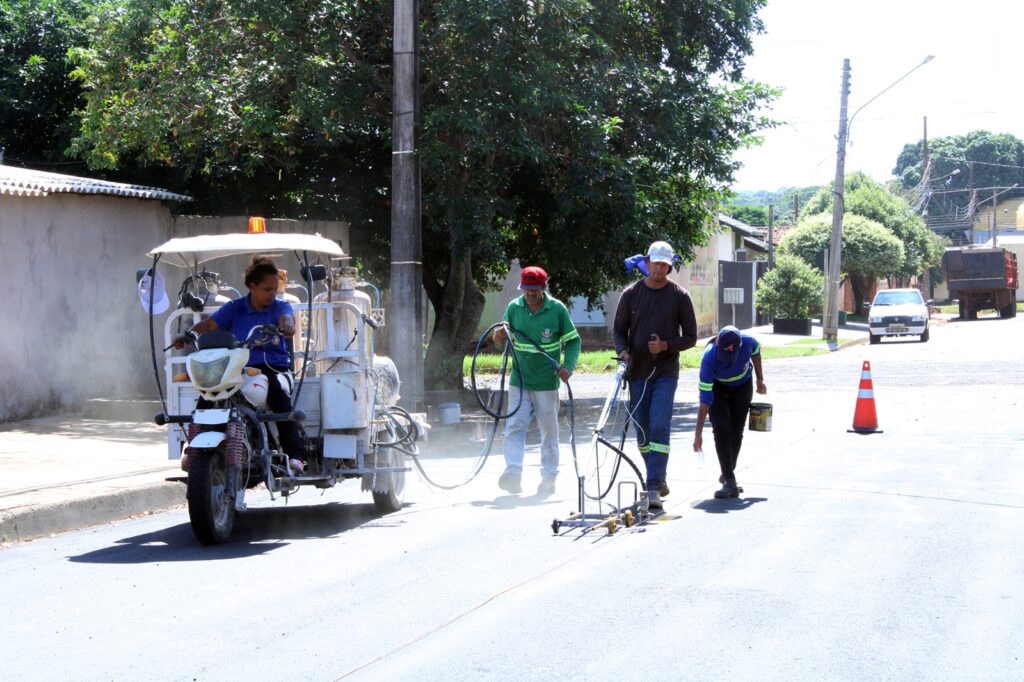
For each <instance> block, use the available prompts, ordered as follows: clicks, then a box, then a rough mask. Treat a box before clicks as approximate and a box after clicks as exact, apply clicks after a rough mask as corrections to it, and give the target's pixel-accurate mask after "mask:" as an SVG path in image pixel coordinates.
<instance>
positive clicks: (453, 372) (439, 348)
mask: <svg viewBox="0 0 1024 682" xmlns="http://www.w3.org/2000/svg"><path fill="white" fill-rule="evenodd" d="M472 265H473V260H472V251H470V250H467V251H466V252H464V253H462V254H456V253H454V252H453V253H452V255H451V257H450V259H449V264H448V279H447V281H446V282H445V283H444V285H443V286H439V285H438V282H437V280H436V279H435V278H434V277H433V273H432V272H430V271H429V270H428V269H427V268H426V267H424V271H423V275H424V280H428V281H425V282H424V284H425V286H426V289H427V296H428V298H429V299H430V303H431V305H432V306H433V308H434V329H433V332H432V333H431V336H430V345H429V347H428V348H427V357H426V360H425V361H424V366H423V380H424V381H423V383H424V387H425V388H426V389H427V390H453V389H454V390H458V389H461V388H462V362H463V360H464V359H465V357H466V351H467V349H468V348H469V347H470V345H471V344H472V343H473V342H475V341H476V329H477V324H479V322H480V316H481V315H482V314H483V311H484V303H485V299H484V295H483V293H482V292H481V291H480V287H478V286H477V285H476V282H474V281H473V267H472Z"/></svg>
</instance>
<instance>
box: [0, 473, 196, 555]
mask: <svg viewBox="0 0 1024 682" xmlns="http://www.w3.org/2000/svg"><path fill="white" fill-rule="evenodd" d="M184 503H185V486H183V485H182V484H180V483H154V484H151V485H146V486H141V487H139V488H134V489H130V490H121V491H118V492H115V493H109V494H104V495H96V496H93V497H84V498H79V499H74V500H67V501H64V502H54V503H51V504H42V505H33V506H28V507H24V508H22V509H15V510H8V511H0V543H2V544H8V543H13V542H21V541H24V540H32V539H35V538H40V537H45V536H47V535H55V534H57V533H66V532H68V531H72V530H79V529H82V528H88V527H90V526H97V525H100V524H104V523H110V522H111V521H119V520H121V519H124V518H127V517H129V516H133V515H135V514H146V513H150V512H156V511H161V510H164V509H170V508H172V507H177V506H179V505H182V504H184Z"/></svg>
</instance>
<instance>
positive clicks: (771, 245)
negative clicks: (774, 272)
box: [768, 204, 775, 270]
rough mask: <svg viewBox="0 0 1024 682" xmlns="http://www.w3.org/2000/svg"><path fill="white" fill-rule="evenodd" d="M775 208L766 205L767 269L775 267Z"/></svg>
mask: <svg viewBox="0 0 1024 682" xmlns="http://www.w3.org/2000/svg"><path fill="white" fill-rule="evenodd" d="M774 225H775V206H773V205H772V204H768V269H769V270H771V269H772V268H774V267H775V227H774Z"/></svg>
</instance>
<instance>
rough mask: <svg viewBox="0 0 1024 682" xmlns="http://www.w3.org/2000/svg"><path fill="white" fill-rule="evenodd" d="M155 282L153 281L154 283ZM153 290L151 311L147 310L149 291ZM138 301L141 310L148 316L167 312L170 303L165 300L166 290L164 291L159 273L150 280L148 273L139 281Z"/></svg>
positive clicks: (162, 279) (162, 280)
mask: <svg viewBox="0 0 1024 682" xmlns="http://www.w3.org/2000/svg"><path fill="white" fill-rule="evenodd" d="M154 280H155V281H154ZM151 286H152V288H153V310H152V311H151V310H150V309H149V290H150V287H151ZM139 300H141V301H142V308H143V310H145V311H146V312H147V313H149V314H150V315H159V314H160V313H162V312H164V311H165V310H167V308H168V307H170V305H171V303H170V301H169V300H168V299H167V290H166V289H164V278H163V277H161V276H160V273H159V272H158V273H156V277H153V278H151V277H150V276H149V273H148V272H147V274H145V275H143V276H142V277H141V278H140V279H139Z"/></svg>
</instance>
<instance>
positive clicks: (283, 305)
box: [210, 294, 295, 367]
mask: <svg viewBox="0 0 1024 682" xmlns="http://www.w3.org/2000/svg"><path fill="white" fill-rule="evenodd" d="M282 315H291V316H292V319H295V311H294V310H292V306H291V304H290V303H288V302H287V301H282V300H281V299H279V298H278V299H274V302H273V303H271V304H270V305H269V306H268V307H266V308H264V309H263V310H262V311H257V310H254V309H253V307H252V304H251V303H250V302H249V295H248V294H246V295H245V296H243V297H242V298H236V299H235V300H233V301H231V302H230V303H225V304H224V305H223V306H221V307H220V308H219V309H217V310H216V311H214V313H213V315H210V317H212V318H213V321H214V322H216V323H217V327H218V328H219V329H226V330H227V331H229V332H231V333H232V334H234V335H235V338H236V339H238V340H239V341H244V340H245V338H246V337H247V336H248V335H249V331H250V330H251V329H252V328H253V327H256V326H258V325H261V324H272V325H275V326H277V325H279V324H280V320H281V316H282ZM275 340H276V341H277V343H276V344H267V345H265V346H262V347H256V348H253V349H251V350H250V351H249V366H250V367H255V366H256V365H270V366H271V367H289V366H291V364H292V358H291V355H289V353H288V350H287V348H286V347H285V342H284V338H283V337H280V336H278V337H275Z"/></svg>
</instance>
